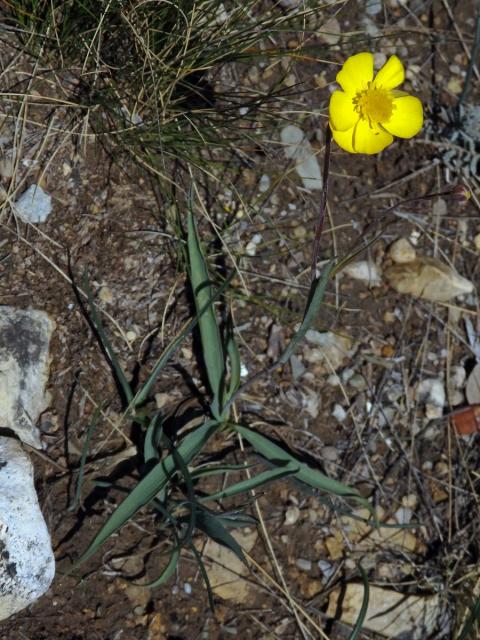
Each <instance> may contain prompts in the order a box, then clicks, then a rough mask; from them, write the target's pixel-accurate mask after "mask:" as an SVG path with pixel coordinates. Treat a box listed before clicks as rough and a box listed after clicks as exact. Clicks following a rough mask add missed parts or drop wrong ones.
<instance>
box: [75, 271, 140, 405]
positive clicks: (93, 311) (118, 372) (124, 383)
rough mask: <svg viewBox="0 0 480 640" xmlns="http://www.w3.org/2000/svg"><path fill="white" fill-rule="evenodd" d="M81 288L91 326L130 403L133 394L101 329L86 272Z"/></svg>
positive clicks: (103, 330)
mask: <svg viewBox="0 0 480 640" xmlns="http://www.w3.org/2000/svg"><path fill="white" fill-rule="evenodd" d="M83 287H84V289H85V291H86V292H87V299H88V305H89V307H90V314H91V317H92V322H93V325H94V327H95V329H96V330H97V333H98V336H99V338H100V340H101V341H102V345H103V348H104V350H105V353H106V354H107V356H108V359H109V360H110V363H111V365H112V367H113V370H114V372H115V376H116V378H117V380H118V383H119V384H120V386H121V388H122V390H123V393H124V394H125V398H126V400H127V402H128V403H130V402H131V401H132V399H133V392H132V389H131V387H130V383H129V382H128V380H127V377H126V376H125V373H124V371H123V369H122V367H121V365H120V362H119V361H118V358H117V356H116V354H115V351H114V349H113V347H112V345H111V343H110V340H109V339H108V338H107V334H106V333H105V329H104V328H103V324H102V321H101V319H100V316H99V315H98V311H97V307H96V305H95V301H94V300H93V293H92V290H91V288H90V284H89V282H88V278H87V272H85V274H84V277H83Z"/></svg>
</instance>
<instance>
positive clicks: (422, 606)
mask: <svg viewBox="0 0 480 640" xmlns="http://www.w3.org/2000/svg"><path fill="white" fill-rule="evenodd" d="M363 598H364V586H363V585H362V584H357V583H350V584H347V587H346V589H345V591H344V593H342V589H336V590H335V591H333V592H332V593H331V595H330V598H329V601H328V610H327V616H328V617H329V618H335V617H336V616H337V612H338V607H339V605H340V607H341V614H340V619H341V620H342V622H344V623H346V624H349V625H352V626H353V625H354V624H355V623H356V621H357V619H358V616H359V614H360V610H361V608H362V603H363ZM441 615H442V607H441V601H440V596H439V595H437V594H435V595H433V596H425V597H422V596H413V595H405V594H403V593H399V592H398V591H394V590H393V589H382V588H380V587H376V586H373V585H370V587H369V599H368V609H367V614H366V616H365V620H364V622H363V627H364V628H365V629H368V630H369V631H374V632H376V633H379V634H381V635H382V636H384V637H386V638H392V639H398V640H400V639H401V638H408V639H409V640H424V638H429V637H431V634H432V633H433V632H434V631H435V630H436V628H437V622H438V621H439V620H440V618H441Z"/></svg>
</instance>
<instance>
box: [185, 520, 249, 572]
mask: <svg viewBox="0 0 480 640" xmlns="http://www.w3.org/2000/svg"><path fill="white" fill-rule="evenodd" d="M197 527H198V528H199V529H200V530H201V531H203V532H204V533H206V534H207V536H208V537H209V538H211V539H212V540H214V541H215V542H216V543H217V544H220V545H222V546H223V547H226V548H227V549H230V551H233V553H234V554H235V555H236V556H237V558H238V559H239V560H241V561H242V562H244V563H245V564H247V561H246V559H245V556H244V555H243V551H242V547H241V546H240V545H239V544H238V542H237V541H236V540H235V538H234V537H233V536H232V534H231V533H229V532H228V531H227V529H225V527H224V526H223V524H222V523H221V521H220V519H219V518H218V517H217V516H216V515H215V514H213V513H210V512H208V511H207V510H204V509H199V510H198V512H197Z"/></svg>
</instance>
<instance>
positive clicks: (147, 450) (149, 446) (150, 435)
mask: <svg viewBox="0 0 480 640" xmlns="http://www.w3.org/2000/svg"><path fill="white" fill-rule="evenodd" d="M162 434H163V426H162V417H161V414H160V412H159V411H157V412H155V414H154V416H153V417H152V419H151V421H150V424H149V425H148V427H147V432H146V434H145V442H144V443H143V458H144V460H145V463H149V462H152V461H154V460H159V459H160V450H159V448H160V440H161V438H162Z"/></svg>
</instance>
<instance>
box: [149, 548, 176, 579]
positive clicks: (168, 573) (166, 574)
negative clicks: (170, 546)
mask: <svg viewBox="0 0 480 640" xmlns="http://www.w3.org/2000/svg"><path fill="white" fill-rule="evenodd" d="M179 559H180V550H179V548H178V547H176V548H175V549H174V550H173V551H172V553H171V554H170V558H169V560H168V563H167V565H166V567H165V569H164V570H163V571H162V573H161V574H160V575H159V576H158V578H155V580H153V581H152V582H149V583H148V584H145V585H142V587H146V588H149V589H154V588H155V587H160V586H161V585H162V584H165V582H167V581H168V580H169V579H170V578H171V577H172V575H173V573H174V571H175V569H176V568H177V565H178V561H179Z"/></svg>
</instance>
